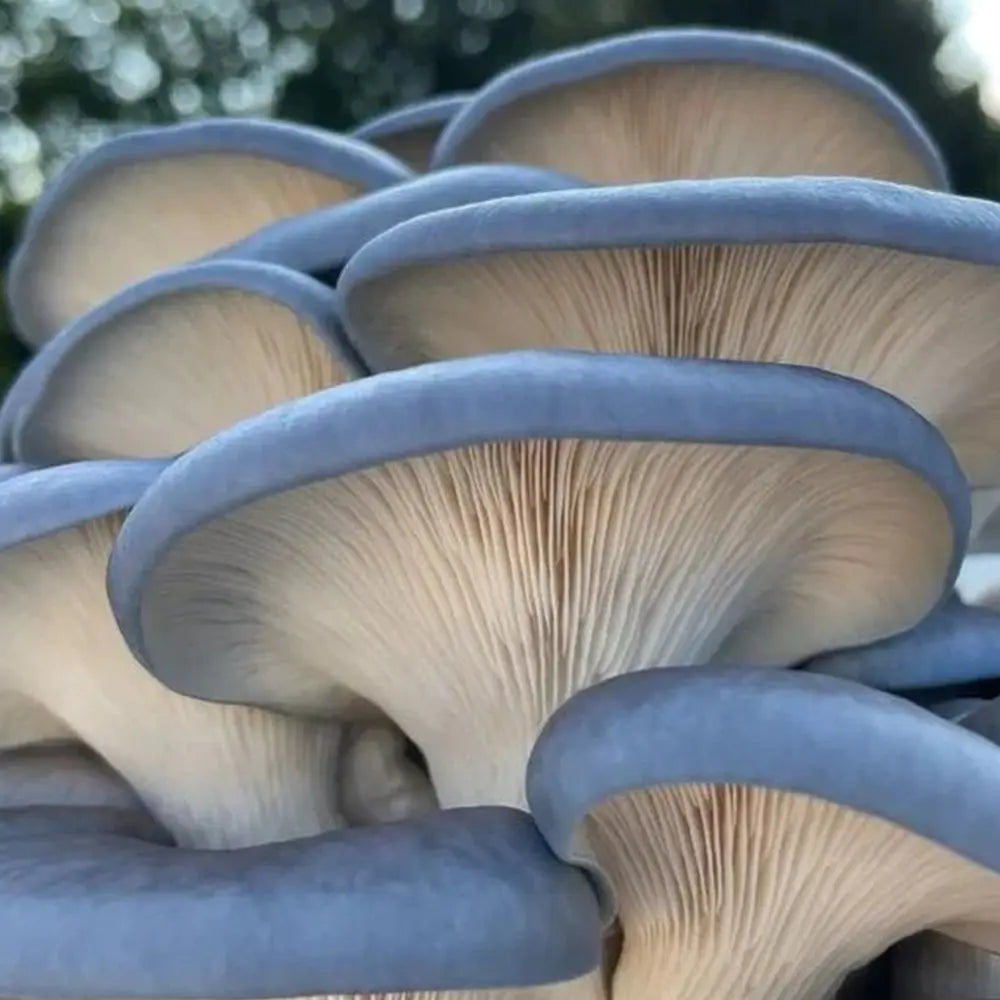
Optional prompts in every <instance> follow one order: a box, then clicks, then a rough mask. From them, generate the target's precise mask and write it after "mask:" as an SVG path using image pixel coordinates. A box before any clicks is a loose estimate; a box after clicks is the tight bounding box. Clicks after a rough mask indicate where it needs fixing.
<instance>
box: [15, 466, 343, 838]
mask: <svg viewBox="0 0 1000 1000" xmlns="http://www.w3.org/2000/svg"><path fill="white" fill-rule="evenodd" d="M164 465H165V463H161V462H139V461H135V462H81V463H76V464H73V465H67V466H60V467H56V468H51V469H45V470H39V471H35V472H29V473H25V474H23V475H21V476H16V477H14V478H13V479H9V480H7V481H6V482H4V483H3V484H0V630H2V634H3V636H4V655H3V658H2V662H0V718H2V719H3V720H4V721H5V722H6V721H8V720H12V721H13V723H14V726H15V728H14V730H13V731H10V730H8V731H7V732H6V734H5V743H6V745H7V746H11V745H13V744H14V742H15V741H14V736H15V735H16V737H17V742H18V743H22V744H30V743H37V742H41V741H43V740H51V739H53V738H54V737H58V736H60V735H64V734H65V733H66V731H69V732H71V733H72V734H73V735H74V736H75V737H76V738H77V739H78V740H81V741H82V742H83V743H85V744H86V745H88V746H90V747H92V748H93V749H94V750H96V751H97V752H98V753H100V755H101V756H102V757H104V758H105V759H106V760H107V761H108V762H109V763H110V764H111V765H112V766H113V767H114V768H115V769H116V770H118V771H119V773H121V774H122V775H123V776H124V777H125V778H126V779H127V780H128V781H129V784H130V785H131V786H132V787H133V788H135V789H136V791H137V792H138V794H139V795H140V796H141V798H142V800H143V801H144V803H145V804H146V806H147V807H148V808H149V809H150V810H151V811H152V812H153V813H154V815H155V816H156V817H157V818H158V819H159V820H160V821H161V822H162V823H163V824H164V825H165V826H166V827H167V828H168V829H169V830H170V832H171V833H172V834H173V835H174V836H175V837H176V838H177V839H178V841H179V842H181V843H187V844H197V845H200V846H209V847H214V846H238V845H241V844H247V843H255V842H258V841H263V840H280V839H286V838H288V837H294V836H301V835H304V834H308V833H315V832H318V831H320V830H324V829H330V828H332V827H335V826H337V825H339V824H340V823H341V817H340V814H339V811H338V808H337V796H338V787H337V780H336V775H337V766H336V764H337V754H338V752H339V742H340V739H339V738H340V727H339V725H337V724H335V723H333V722H330V721H322V720H307V719H291V718H288V717H285V716H281V715H278V714H276V713H271V712H264V711H261V710H259V709H248V708H243V707H237V706H228V705H207V704H203V703H201V702H197V701H195V700H193V699H188V698H183V697H180V696H178V695H176V694H174V693H173V692H171V691H169V690H168V689H167V688H165V687H164V686H163V685H161V684H159V683H158V682H156V681H155V680H154V679H153V678H151V677H150V676H149V675H148V674H147V673H146V672H145V671H144V670H142V669H141V667H140V666H139V665H138V664H136V662H135V661H134V660H133V658H132V657H131V655H130V654H129V651H128V649H127V647H126V646H125V644H124V642H123V640H122V638H121V635H120V634H119V632H118V631H117V629H116V627H115V622H114V619H113V617H112V615H111V611H110V608H109V607H108V604H107V597H106V593H105V589H104V578H105V572H106V565H107V558H108V553H109V551H110V548H111V544H112V541H113V539H114V537H115V533H116V531H117V528H118V526H119V524H120V522H121V519H122V517H123V512H124V511H125V510H126V509H127V508H128V507H130V506H131V505H132V504H133V503H135V501H136V500H137V499H138V497H139V496H141V495H142V493H143V492H144V491H145V490H146V489H147V488H148V487H149V486H150V484H151V483H152V482H153V481H154V480H155V478H156V476H157V475H158V474H159V473H160V472H161V471H162V469H163V467H164ZM29 723H31V725H29Z"/></svg>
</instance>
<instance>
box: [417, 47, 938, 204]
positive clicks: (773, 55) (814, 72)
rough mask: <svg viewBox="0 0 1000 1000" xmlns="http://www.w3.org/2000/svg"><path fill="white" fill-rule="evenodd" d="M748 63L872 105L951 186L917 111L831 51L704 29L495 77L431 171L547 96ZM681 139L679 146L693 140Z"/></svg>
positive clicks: (544, 60)
mask: <svg viewBox="0 0 1000 1000" xmlns="http://www.w3.org/2000/svg"><path fill="white" fill-rule="evenodd" d="M679 63H729V64H743V65H749V66H753V67H759V68H762V69H770V70H775V71H777V72H785V73H790V74H797V75H800V76H807V77H812V78H816V79H818V80H821V81H824V82H826V83H827V84H829V85H830V87H831V88H833V89H835V90H840V91H843V92H846V93H847V94H850V95H852V96H853V97H855V98H857V99H859V100H861V101H863V102H864V103H865V104H866V105H868V106H870V107H871V108H872V110H873V111H874V112H876V113H877V114H878V115H880V116H881V117H882V118H883V119H884V120H885V121H886V123H887V124H888V125H890V126H891V127H892V128H893V129H894V130H895V131H896V132H897V133H898V134H899V136H900V138H901V139H902V140H903V141H904V142H905V144H906V145H907V146H908V147H909V149H910V150H911V151H912V154H913V156H914V157H915V158H916V159H917V160H918V161H919V163H920V164H921V165H922V166H923V168H924V170H925V171H926V173H927V175H928V178H929V180H930V181H931V183H932V184H934V185H935V186H937V187H941V188H947V187H948V186H949V178H948V171H947V167H946V166H945V163H944V160H943V158H942V156H941V153H940V151H939V150H938V148H937V146H936V145H935V143H934V141H933V139H931V137H930V135H929V134H928V133H927V131H926V129H925V128H924V126H923V125H922V124H921V122H920V121H919V119H918V118H917V117H916V115H915V114H914V113H913V111H912V110H911V109H910V108H909V107H908V106H907V105H906V104H905V103H904V102H903V101H902V100H900V98H899V97H897V96H896V95H895V94H894V93H893V92H892V91H891V90H889V89H888V88H887V87H886V86H885V85H884V84H883V83H881V82H880V81H879V80H877V79H876V78H875V77H873V76H871V75H870V74H869V73H867V72H866V71H865V70H863V69H861V68H860V67H859V66H856V65H854V64H852V63H850V62H848V61H846V60H845V59H843V58H841V57H839V56H837V55H835V54H833V53H832V52H830V51H828V50H826V49H822V48H818V47H816V46H814V45H809V44H806V43H803V42H799V41H793V40H791V39H788V38H782V37H779V36H776V35H770V34H765V33H756V32H746V31H732V30H719V29H705V28H689V29H684V28H682V29H668V30H652V31H641V32H637V33H633V34H626V35H620V36H617V37H614V38H610V39H602V40H600V41H596V42H590V43H587V44H584V45H580V46H577V47H574V48H569V49H564V50H561V51H558V52H555V53H552V54H549V55H544V56H541V57H537V58H534V59H531V60H528V61H526V62H523V63H521V64H520V65H517V66H515V67H513V68H512V69H510V70H508V71H507V72H505V73H501V74H500V75H499V76H496V77H494V78H493V80H492V81H491V82H490V83H488V84H487V85H486V86H485V87H483V88H482V89H481V90H479V91H478V92H477V93H476V94H475V95H474V97H473V98H472V99H470V100H469V101H468V103H466V105H465V106H464V107H463V108H462V109H461V110H460V111H458V113H457V114H456V115H455V116H454V117H453V118H452V119H451V121H450V122H449V123H448V125H447V126H446V128H445V129H444V131H443V133H442V135H441V137H440V139H439V140H438V143H437V146H436V148H435V150H434V155H433V157H432V160H431V165H432V166H433V167H434V168H439V167H443V166H448V165H451V164H454V163H456V162H459V161H460V160H461V159H462V158H463V153H464V149H465V147H466V146H467V145H468V144H469V142H470V141H471V140H472V139H473V138H474V137H475V136H476V134H477V133H478V132H480V131H481V130H484V129H488V127H489V119H490V118H491V117H492V116H494V115H496V114H497V113H498V112H501V111H503V110H506V109H508V108H509V107H510V106H511V105H513V104H515V103H516V102H518V101H521V100H524V99H525V98H529V97H532V96H536V95H538V94H540V93H544V92H546V91H552V90H555V89H557V88H563V87H567V86H571V85H573V84H579V83H582V82H585V81H589V80H594V79H597V78H599V77H606V76H609V75H612V74H617V73H620V72H622V71H625V70H628V69H631V68H635V67H640V66H644V65H651V64H652V65H668V64H679ZM688 138H689V137H687V136H683V135H681V136H678V137H677V141H678V143H684V142H685V141H686V140H688Z"/></svg>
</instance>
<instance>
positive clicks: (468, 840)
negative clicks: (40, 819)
mask: <svg viewBox="0 0 1000 1000" xmlns="http://www.w3.org/2000/svg"><path fill="white" fill-rule="evenodd" d="M0 886H2V888H3V897H4V902H5V905H4V907H3V911H2V914H0V918H2V919H0V928H2V934H0V990H2V991H3V992H4V994H5V995H8V996H31V997H40V998H60V997H64V998H78V997H79V998H85V997H94V996H113V997H192V998H196V997H267V996H303V995H316V994H330V993H386V992H396V991H404V990H435V991H436V990H449V989H479V988H488V987H520V986H530V985H541V984H544V983H548V982H554V981H563V980H568V979H573V978H576V977H578V976H581V975H584V974H585V973H587V972H589V971H590V970H591V969H593V968H594V967H595V966H596V965H597V964H598V962H599V960H600V919H599V914H598V907H597V900H596V898H595V896H594V893H593V891H592V888H591V886H590V884H589V882H588V881H587V879H586V877H585V876H584V875H583V874H582V873H581V872H580V871H578V870H576V869H574V868H572V867H569V866H565V865H562V864H560V863H559V862H557V860H556V859H555V858H554V857H553V855H552V854H551V853H550V852H549V850H548V848H547V847H546V846H545V844H544V842H543V840H542V838H541V837H540V836H539V834H538V832H537V831H536V829H535V827H534V825H533V824H532V822H531V820H530V817H528V816H527V815H526V814H524V813H522V812H518V811H515V810H507V809H499V808H483V809H470V810H454V811H445V812H439V813H435V814H434V815H432V816H430V817H428V818H426V819H421V820H415V821H410V822H406V823H392V824H387V825H385V826H382V827H368V828H365V829H357V830H349V831H341V832H338V833H333V834H328V835H324V836H319V837H315V838H311V839H308V840H297V841H286V842H283V843H277V844H270V845H266V846H262V847H256V848H246V849H242V850H235V851H191V850H184V849H180V848H165V847H161V846H157V845H155V844H149V843H143V842H141V841H139V840H134V839H129V838H125V837H120V836H111V835H91V836H84V835H81V836H76V837H71V836H59V837H36V838H31V837H26V838H12V839H9V840H0Z"/></svg>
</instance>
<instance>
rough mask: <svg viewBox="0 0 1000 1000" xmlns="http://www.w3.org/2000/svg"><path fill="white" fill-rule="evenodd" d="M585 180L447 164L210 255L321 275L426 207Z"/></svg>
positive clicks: (509, 168) (501, 167)
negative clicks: (438, 169) (260, 262)
mask: <svg viewBox="0 0 1000 1000" xmlns="http://www.w3.org/2000/svg"><path fill="white" fill-rule="evenodd" d="M583 185H584V182H583V181H578V180H575V179H574V178H571V177H568V176H565V175H563V174H558V173H555V172H554V171H552V170H544V169H542V168H541V167H519V166H507V165H504V164H483V165H474V166H461V167H448V168H447V169H444V170H440V171H437V172H435V173H433V174H426V175H423V176H421V177H417V178H415V179H414V180H411V181H407V182H406V183H404V184H399V185H395V186H393V187H389V188H381V189H379V190H378V191H373V192H371V193H370V194H366V195H362V196H361V197H360V198H355V199H353V200H351V201H346V202H340V203H338V204H336V205H330V206H329V207H327V208H320V209H316V210H315V211H312V212H307V213H304V214H302V215H298V216H294V217H293V218H290V219H281V220H279V221H278V222H274V223H271V225H269V226H265V227H264V228H263V229H259V230H258V231H257V232H256V233H253V234H252V235H251V236H248V237H247V238H246V239H243V240H240V241H239V242H238V243H234V244H232V245H231V246H228V247H225V248H223V249H222V250H219V251H217V252H216V253H215V254H214V255H213V257H214V258H219V257H225V258H238V259H240V260H256V261H269V262H271V263H275V264H282V265H284V266H285V267H292V268H295V270H297V271H304V272H306V273H307V274H320V273H323V272H327V271H332V270H334V269H335V268H340V267H342V266H343V265H344V264H345V263H346V262H347V260H348V258H350V257H351V256H352V255H353V254H354V253H355V252H356V251H357V250H359V249H360V248H361V247H362V246H364V244H365V243H368V242H369V241H370V240H372V239H374V238H375V237H377V236H378V235H380V234H381V233H383V232H385V231H386V230H387V229H391V228H392V227H393V226H396V225H398V224H399V223H401V222H406V221H407V220H409V219H412V218H413V217H414V216H417V215H422V214H424V213H425V212H434V211H438V210H440V209H444V208H451V207H453V206H457V205H464V204H468V203H470V202H482V201H490V200H493V199H496V198H503V197H507V196H510V195H516V194H530V193H533V192H535V191H557V190H562V189H564V188H570V187H582V186H583Z"/></svg>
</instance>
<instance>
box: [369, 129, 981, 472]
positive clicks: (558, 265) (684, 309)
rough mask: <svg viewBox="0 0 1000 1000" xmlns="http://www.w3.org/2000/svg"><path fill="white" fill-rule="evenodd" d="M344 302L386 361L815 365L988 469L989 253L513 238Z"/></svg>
mask: <svg viewBox="0 0 1000 1000" xmlns="http://www.w3.org/2000/svg"><path fill="white" fill-rule="evenodd" d="M771 141H773V136H771V137H769V142H771ZM351 307H352V314H353V316H354V319H355V322H356V323H357V324H358V325H359V327H361V328H363V329H364V330H365V338H366V340H370V342H371V343H372V345H373V350H374V351H375V352H376V354H377V356H378V358H379V359H380V361H382V362H383V363H384V364H386V365H387V366H389V367H394V368H395V367H405V366H407V365H410V364H416V363H418V362H421V361H425V360H438V359H442V358H453V357H467V356H470V355H474V354H481V353H489V352H492V351H505V350H518V349H523V348H532V347H536V348H553V347H555V348H577V349H580V350H591V351H606V352H624V353H635V354H651V355H660V356H664V357H698V358H723V359H738V360H740V361H773V362H783V363H790V364H802V365H815V366H817V367H821V368H826V369H828V370H830V371H834V372H838V373H840V374H844V375H851V376H854V377H856V378H861V379H864V380H865V381H868V382H872V383H873V384H875V385H877V386H879V387H880V388H883V389H886V390H888V391H889V392H891V393H892V394H893V395H896V396H899V397H900V398H901V399H903V400H905V401H906V402H907V403H909V404H910V405H911V406H913V407H914V408H915V409H917V410H918V411H919V412H920V413H922V414H923V415H924V416H925V417H927V418H928V419H929V420H931V421H932V422H933V423H934V424H936V425H937V426H938V427H939V428H940V430H941V431H942V432H943V433H944V434H945V436H946V437H947V438H948V441H949V443H950V444H951V445H952V447H953V448H954V449H955V451H956V453H957V456H958V458H959V461H960V462H961V464H962V467H963V469H964V471H965V472H966V474H967V475H968V476H969V478H970V481H971V483H972V485H973V486H976V487H978V486H992V485H996V484H998V483H1000V341H998V340H997V338H996V336H995V319H994V317H995V316H996V315H997V314H998V313H1000V282H998V281H997V280H996V274H995V271H994V269H992V268H987V267H984V266H979V265H975V264H966V263H961V262H958V261H953V260H945V259H942V258H937V257H931V256H918V255H914V254H907V253H901V252H899V251H896V250H888V249H882V248H875V247H866V246H856V245H852V244H845V243H825V244H797V245H766V246H763V245H748V246H740V245H732V246H720V245H705V246H698V245H688V246H684V245H680V246H676V247H668V248H661V249H656V248H645V249H644V248H635V249H633V248H626V249H611V250H579V251H530V252H528V251H524V252H512V253H494V254H486V255H483V256H479V257H474V258H471V259H469V260H467V261H465V262H459V263H445V264H439V265H424V266H414V267H410V268H408V269H406V270H403V271H399V272H396V273H394V274H392V275H389V276H387V277H385V278H382V279H377V280H374V281H372V282H370V283H369V284H367V285H365V286H363V287H362V288H360V289H358V290H356V291H355V292H354V293H353V295H352V303H351Z"/></svg>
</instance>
